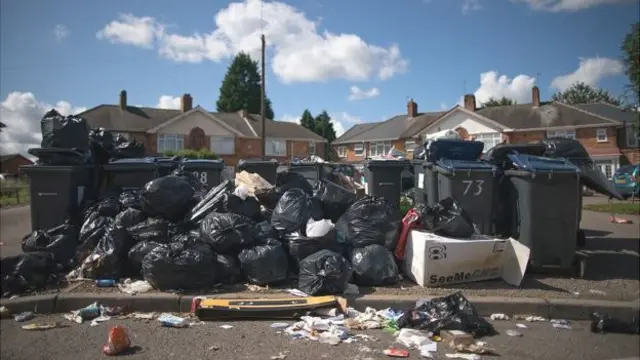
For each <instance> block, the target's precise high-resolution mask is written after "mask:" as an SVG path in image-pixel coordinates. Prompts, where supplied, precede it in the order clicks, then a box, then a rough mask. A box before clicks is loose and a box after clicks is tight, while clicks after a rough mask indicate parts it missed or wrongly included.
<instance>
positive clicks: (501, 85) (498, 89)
mask: <svg viewBox="0 0 640 360" xmlns="http://www.w3.org/2000/svg"><path fill="white" fill-rule="evenodd" d="M535 83H536V79H535V78H533V77H531V76H528V75H523V74H520V75H517V76H516V77H514V78H513V79H510V78H509V77H507V76H506V75H500V74H499V73H498V72H497V71H493V70H492V71H487V72H485V73H482V74H480V87H479V88H478V89H477V90H476V91H475V92H474V93H473V94H474V95H475V97H476V105H477V106H481V104H482V103H484V102H486V101H487V100H489V99H490V98H494V99H501V98H502V97H506V98H508V99H511V100H515V101H517V102H518V103H529V102H531V88H532V87H533V86H534V85H535ZM458 104H460V105H462V104H463V100H462V98H461V99H460V101H458Z"/></svg>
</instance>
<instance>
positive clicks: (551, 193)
mask: <svg viewBox="0 0 640 360" xmlns="http://www.w3.org/2000/svg"><path fill="white" fill-rule="evenodd" d="M509 159H510V160H511V161H512V162H513V164H514V165H515V168H516V169H515V170H506V171H505V173H504V174H505V180H506V181H503V184H504V186H505V187H506V191H505V192H504V193H505V194H506V198H505V199H503V201H506V202H507V203H508V204H509V205H510V206H511V211H510V213H511V214H513V216H512V217H511V219H509V221H510V225H511V236H512V237H514V238H515V239H517V240H518V241H519V242H521V243H522V244H524V245H526V246H528V247H529V248H530V249H531V255H530V262H531V265H532V266H534V267H548V266H554V267H560V268H563V269H571V268H572V267H573V265H574V260H575V255H576V246H577V234H578V228H579V225H580V215H579V214H580V211H581V209H580V207H579V204H580V198H581V196H582V193H581V185H580V170H579V169H578V168H577V167H576V166H574V165H572V164H571V163H569V162H568V161H566V160H564V159H550V158H543V157H537V156H532V155H524V154H517V153H516V154H511V155H509Z"/></svg>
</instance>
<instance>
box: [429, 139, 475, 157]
mask: <svg viewBox="0 0 640 360" xmlns="http://www.w3.org/2000/svg"><path fill="white" fill-rule="evenodd" d="M482 150H484V143H482V142H480V141H466V140H454V139H441V140H435V141H431V142H429V144H428V149H427V160H429V161H431V162H436V161H438V160H440V159H451V160H468V161H475V160H477V159H478V158H479V157H480V155H481V154H482Z"/></svg>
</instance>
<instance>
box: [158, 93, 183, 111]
mask: <svg viewBox="0 0 640 360" xmlns="http://www.w3.org/2000/svg"><path fill="white" fill-rule="evenodd" d="M180 99H181V98H180V96H171V95H162V96H160V99H158V103H157V104H156V107H157V108H159V109H174V110H176V109H180Z"/></svg>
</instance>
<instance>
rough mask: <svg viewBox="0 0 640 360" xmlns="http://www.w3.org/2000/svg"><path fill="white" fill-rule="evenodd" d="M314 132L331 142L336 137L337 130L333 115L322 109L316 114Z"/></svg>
mask: <svg viewBox="0 0 640 360" xmlns="http://www.w3.org/2000/svg"><path fill="white" fill-rule="evenodd" d="M313 132H315V133H316V134H318V135H320V136H322V137H323V138H325V139H327V141H328V142H329V143H331V142H332V141H333V140H335V139H336V130H335V129H334V128H333V123H332V122H331V116H329V114H327V111H326V110H322V112H321V113H320V114H319V115H318V116H316V119H315V126H314V130H313Z"/></svg>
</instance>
